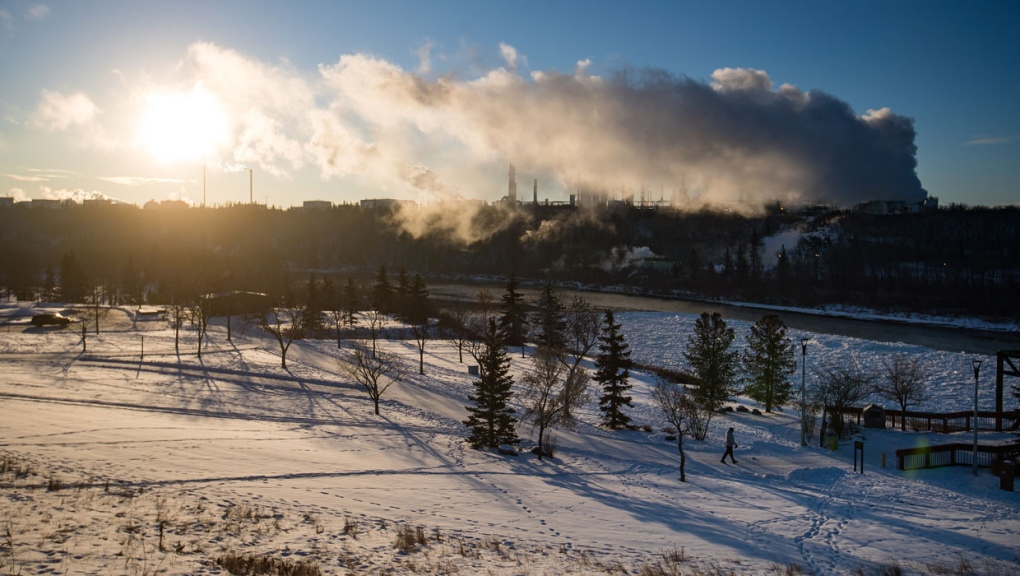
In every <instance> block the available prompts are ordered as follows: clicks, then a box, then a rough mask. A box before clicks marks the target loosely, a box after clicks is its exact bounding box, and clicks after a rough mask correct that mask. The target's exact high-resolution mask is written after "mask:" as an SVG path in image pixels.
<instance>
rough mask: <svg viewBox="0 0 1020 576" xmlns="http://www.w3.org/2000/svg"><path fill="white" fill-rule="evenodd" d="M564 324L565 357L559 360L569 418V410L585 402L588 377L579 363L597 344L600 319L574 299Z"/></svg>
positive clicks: (592, 309) (579, 299) (578, 298)
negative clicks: (562, 365) (563, 367)
mask: <svg viewBox="0 0 1020 576" xmlns="http://www.w3.org/2000/svg"><path fill="white" fill-rule="evenodd" d="M564 320H565V321H566V329H565V330H564V334H563V335H564V339H565V341H566V354H564V355H563V356H562V361H563V362H564V363H566V365H567V379H566V385H565V386H564V388H563V392H564V394H565V395H566V396H567V397H568V399H566V400H565V402H564V405H565V406H566V407H567V414H568V416H569V415H570V407H571V406H580V405H582V404H583V403H584V402H585V401H587V399H588V384H589V383H590V382H591V377H590V376H589V374H588V372H587V371H586V370H585V369H584V367H583V366H581V362H582V361H583V360H584V359H585V357H586V356H588V353H589V352H591V349H592V348H594V347H595V344H596V343H597V342H598V340H599V334H600V332H601V329H602V316H601V315H600V314H599V313H598V311H597V310H596V309H595V307H594V306H592V305H591V303H590V302H588V300H586V299H585V298H584V297H583V296H574V298H573V299H571V301H570V305H568V306H567V309H566V312H565V314H564Z"/></svg>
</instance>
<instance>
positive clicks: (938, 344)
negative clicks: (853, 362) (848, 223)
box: [429, 283, 1020, 355]
mask: <svg viewBox="0 0 1020 576" xmlns="http://www.w3.org/2000/svg"><path fill="white" fill-rule="evenodd" d="M482 288H485V289H486V290H488V291H489V293H490V294H491V295H492V298H493V300H494V305H496V306H498V304H499V299H500V297H502V295H503V292H504V291H505V289H506V286H505V285H501V284H453V283H439V284H433V285H430V286H429V291H430V292H431V295H432V297H433V298H436V299H440V300H470V301H474V300H475V299H476V296H477V294H478V291H479V290H480V289H482ZM540 291H541V287H536V286H531V285H522V286H520V288H519V292H520V293H521V294H522V295H523V296H524V298H525V300H526V301H527V302H535V300H537V298H538V294H539V292H540ZM556 294H557V295H559V296H560V298H561V300H563V301H564V302H567V301H569V300H570V299H571V298H573V297H574V296H575V295H577V296H583V297H584V298H586V299H587V300H588V301H589V302H591V303H592V304H594V305H595V306H597V307H599V308H611V309H613V310H614V311H641V312H674V313H679V314H701V313H702V312H708V313H710V314H711V313H714V312H718V313H720V314H721V315H722V316H723V318H725V319H735V320H744V321H747V322H757V321H758V319H760V318H761V317H762V316H763V315H765V314H778V315H779V316H780V317H781V318H782V319H783V322H785V323H786V325H787V326H788V327H790V328H792V329H795V330H803V331H806V332H812V333H817V334H832V335H836V336H849V337H852V338H861V339H865V340H873V341H877V342H903V343H905V344H913V345H916V346H924V347H927V348H931V349H933V350H944V351H947V352H965V353H971V354H986V355H994V354H995V353H996V352H997V351H999V350H1020V332H1017V331H1012V332H1007V331H1000V330H982V329H973V328H963V327H949V326H939V325H934V324H910V323H906V322H899V321H894V320H862V319H856V318H847V317H840V316H829V315H822V314H812V313H806V312H791V311H787V310H778V311H777V310H770V309H766V308H756V307H753V306H743V305H741V306H736V305H730V304H716V303H708V302H698V301H693V300H678V299H670V298H653V297H649V296H635V295H630V294H616V293H606V292H589V291H580V290H567V289H562V288H556Z"/></svg>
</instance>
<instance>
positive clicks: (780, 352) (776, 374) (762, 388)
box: [742, 314, 797, 412]
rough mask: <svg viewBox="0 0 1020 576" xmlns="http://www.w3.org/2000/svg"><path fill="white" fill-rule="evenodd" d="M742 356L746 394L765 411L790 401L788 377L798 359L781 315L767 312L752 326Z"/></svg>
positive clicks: (793, 370)
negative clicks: (745, 375)
mask: <svg viewBox="0 0 1020 576" xmlns="http://www.w3.org/2000/svg"><path fill="white" fill-rule="evenodd" d="M742 359H743V365H744V371H745V372H746V373H747V384H746V386H745V387H744V393H746V394H747V395H748V396H749V397H750V398H751V399H752V400H754V401H755V402H759V403H761V404H763V405H764V406H765V411H766V412H772V407H773V406H782V405H783V404H786V403H787V402H789V400H790V390H791V387H792V384H791V383H790V380H789V377H790V375H792V374H793V373H794V372H795V371H796V369H797V360H796V359H795V358H794V347H793V341H792V340H790V338H788V337H787V335H786V324H784V323H783V321H782V319H780V318H779V316H776V315H775V314H767V315H765V316H762V318H761V320H758V321H757V322H756V323H755V324H754V326H751V333H750V334H748V336H747V348H745V349H744V354H743V358H742Z"/></svg>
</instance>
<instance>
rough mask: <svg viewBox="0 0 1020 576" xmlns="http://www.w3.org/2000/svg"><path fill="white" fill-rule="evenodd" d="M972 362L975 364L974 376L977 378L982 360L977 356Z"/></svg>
mask: <svg viewBox="0 0 1020 576" xmlns="http://www.w3.org/2000/svg"><path fill="white" fill-rule="evenodd" d="M970 363H971V364H972V365H973V366H974V378H977V377H978V373H979V372H980V371H981V361H980V360H978V359H976V358H975V359H974V360H971V361H970Z"/></svg>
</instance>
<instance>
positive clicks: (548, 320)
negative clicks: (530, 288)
mask: <svg viewBox="0 0 1020 576" xmlns="http://www.w3.org/2000/svg"><path fill="white" fill-rule="evenodd" d="M536 306H537V307H538V312H537V313H536V315H535V324H536V325H537V328H538V335H537V336H536V338H535V342H536V344H538V346H539V347H542V348H546V349H548V350H551V351H553V352H555V353H560V352H561V351H563V349H564V348H565V347H566V344H567V343H566V336H565V332H566V329H567V322H566V319H565V317H564V313H565V310H564V307H563V303H562V302H560V299H559V297H558V296H556V293H555V292H553V288H552V283H546V285H545V289H543V290H542V295H541V296H539V298H538V302H537V303H536Z"/></svg>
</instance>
